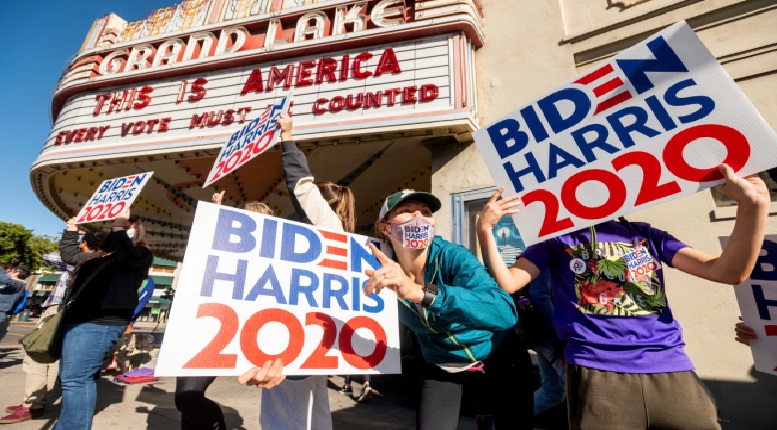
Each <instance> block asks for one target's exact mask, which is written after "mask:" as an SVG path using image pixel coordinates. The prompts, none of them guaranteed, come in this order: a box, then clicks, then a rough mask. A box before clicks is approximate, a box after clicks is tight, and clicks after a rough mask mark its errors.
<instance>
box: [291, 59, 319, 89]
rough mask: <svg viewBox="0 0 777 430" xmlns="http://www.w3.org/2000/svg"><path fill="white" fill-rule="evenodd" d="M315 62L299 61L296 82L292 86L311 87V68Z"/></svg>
mask: <svg viewBox="0 0 777 430" xmlns="http://www.w3.org/2000/svg"><path fill="white" fill-rule="evenodd" d="M315 65H316V62H315V61H311V60H306V61H300V63H299V68H297V80H296V81H295V82H294V86H297V87H307V86H310V85H313V81H312V80H311V79H310V76H311V75H313V70H311V69H312V68H313V67H315Z"/></svg>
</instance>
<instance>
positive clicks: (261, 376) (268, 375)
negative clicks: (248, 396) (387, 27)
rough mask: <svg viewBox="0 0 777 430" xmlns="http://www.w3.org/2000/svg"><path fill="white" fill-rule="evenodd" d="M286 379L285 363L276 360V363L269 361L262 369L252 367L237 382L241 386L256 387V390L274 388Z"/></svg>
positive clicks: (278, 359)
mask: <svg viewBox="0 0 777 430" xmlns="http://www.w3.org/2000/svg"><path fill="white" fill-rule="evenodd" d="M284 379H286V376H284V375H283V361H281V359H280V358H276V359H275V361H274V362H273V361H271V360H267V362H265V363H264V365H262V367H261V368H259V367H252V368H251V369H249V370H248V371H247V372H246V373H244V374H242V375H240V376H238V377H237V382H238V383H239V384H241V385H256V388H272V387H275V386H276V385H278V384H280V383H281V382H282V381H283V380H284Z"/></svg>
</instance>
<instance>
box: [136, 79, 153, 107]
mask: <svg viewBox="0 0 777 430" xmlns="http://www.w3.org/2000/svg"><path fill="white" fill-rule="evenodd" d="M152 92H154V88H152V87H150V86H148V85H145V86H143V88H141V89H140V92H139V94H138V101H137V102H135V109H143V108H144V107H146V106H148V104H149V103H151V96H150V94H151V93H152Z"/></svg>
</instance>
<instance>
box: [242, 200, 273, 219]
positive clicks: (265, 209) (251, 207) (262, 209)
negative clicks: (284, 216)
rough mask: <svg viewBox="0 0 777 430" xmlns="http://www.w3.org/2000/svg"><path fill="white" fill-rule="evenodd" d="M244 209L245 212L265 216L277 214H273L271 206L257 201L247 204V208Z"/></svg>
mask: <svg viewBox="0 0 777 430" xmlns="http://www.w3.org/2000/svg"><path fill="white" fill-rule="evenodd" d="M243 208H244V209H245V210H247V211H251V212H259V213H260V214H265V215H270V216H274V215H275V212H273V210H272V209H270V207H269V206H267V205H266V204H264V203H262V202H257V201H253V202H246V204H245V206H244V207H243Z"/></svg>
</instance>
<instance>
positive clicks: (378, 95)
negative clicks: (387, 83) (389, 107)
mask: <svg viewBox="0 0 777 430" xmlns="http://www.w3.org/2000/svg"><path fill="white" fill-rule="evenodd" d="M381 99H383V91H377V92H375V93H374V94H373V93H367V94H365V95H364V109H369V108H371V107H376V108H378V107H380V102H381Z"/></svg>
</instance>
